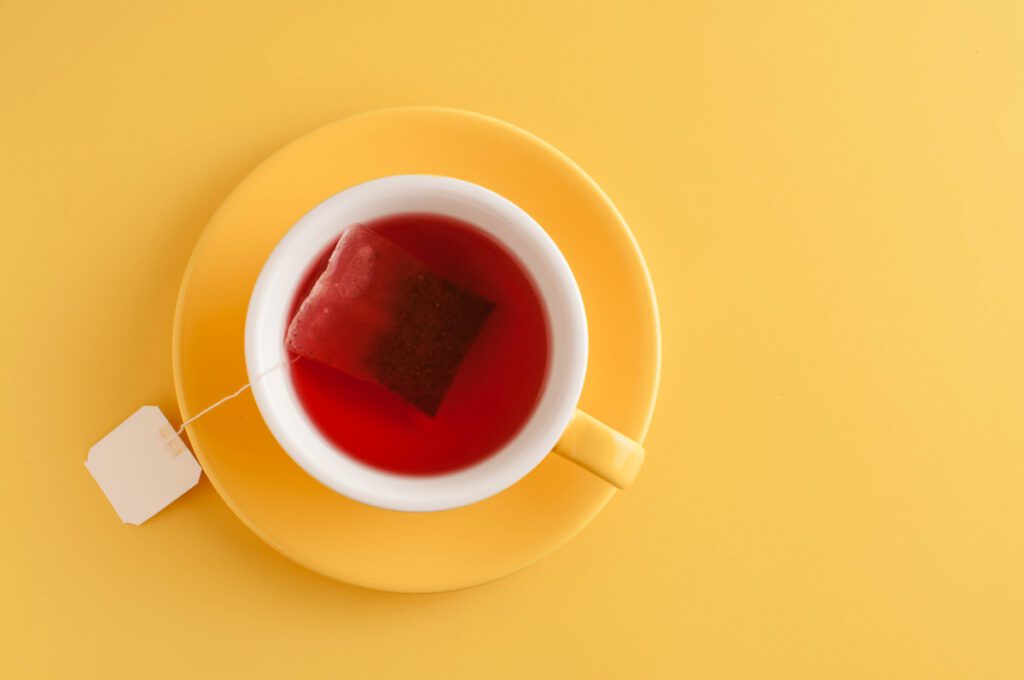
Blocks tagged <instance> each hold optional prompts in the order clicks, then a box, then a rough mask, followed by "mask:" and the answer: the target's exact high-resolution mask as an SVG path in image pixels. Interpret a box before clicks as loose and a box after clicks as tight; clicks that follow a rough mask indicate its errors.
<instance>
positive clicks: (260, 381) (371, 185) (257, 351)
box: [245, 175, 588, 511]
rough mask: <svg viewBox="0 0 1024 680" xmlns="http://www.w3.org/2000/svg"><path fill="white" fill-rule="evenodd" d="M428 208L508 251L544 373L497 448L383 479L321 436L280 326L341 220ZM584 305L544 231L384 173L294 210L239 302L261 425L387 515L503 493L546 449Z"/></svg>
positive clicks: (451, 191)
mask: <svg viewBox="0 0 1024 680" xmlns="http://www.w3.org/2000/svg"><path fill="white" fill-rule="evenodd" d="M405 212H433V213H440V214H445V215H449V216H452V217H456V218H458V219H462V220H464V221H467V222H470V223H471V224H474V225H476V226H477V227H478V228H479V229H481V230H482V231H485V232H486V233H488V234H489V235H491V236H492V237H493V238H496V239H497V240H498V241H499V242H501V243H502V244H503V246H504V247H505V248H506V249H508V250H509V251H510V252H511V253H512V255H514V256H515V257H516V258H517V259H518V260H519V262H520V264H521V265H522V266H523V268H524V269H525V270H526V272H527V273H528V274H529V275H530V276H531V277H532V278H533V280H534V283H535V285H536V286H537V288H538V292H539V293H540V297H541V300H542V302H543V304H544V307H545V312H546V314H547V315H548V324H549V331H550V333H551V338H550V342H551V352H550V358H549V366H548V371H547V375H546V377H545V382H544V386H543V389H542V391H541V397H540V399H539V401H538V404H537V406H536V407H535V408H534V411H533V413H532V414H531V415H530V417H529V418H528V419H527V421H526V422H525V423H524V424H523V426H522V427H521V428H520V430H519V431H518V432H517V434H516V435H514V436H513V437H512V439H511V440H510V441H509V442H507V443H506V444H505V445H503V446H502V447H501V448H500V449H499V450H498V451H496V452H495V453H493V454H491V455H490V456H488V457H487V458H484V459H483V460H481V461H479V462H477V463H475V464H474V465H472V466H469V467H467V468H462V469H459V470H456V471H454V472H450V473H445V474H440V475H429V476H411V475H400V474H396V473H391V472H387V471H385V470H381V469H378V468H375V467H372V466H369V465H367V464H365V463H362V462H361V461H359V460H357V459H356V458H353V457H352V456H350V455H348V454H346V453H345V452H344V451H343V450H340V449H339V448H338V447H337V446H335V445H334V444H332V443H330V442H328V441H327V440H326V438H325V437H324V436H323V435H322V434H320V432H319V430H318V429H317V427H316V426H315V425H314V424H313V423H312V421H311V420H310V419H309V417H308V415H307V414H306V412H305V410H304V409H303V408H302V407H301V405H300V404H299V401H298V396H297V395H296V393H295V390H294V387H293V385H292V383H291V375H290V371H288V370H281V367H282V366H284V365H285V364H286V361H287V354H286V352H285V348H284V334H285V333H284V331H285V329H286V327H287V315H288V312H289V310H290V308H291V304H292V301H293V297H294V291H295V290H296V288H297V286H298V285H299V283H300V282H301V281H302V279H303V278H304V277H305V275H306V272H307V271H308V268H309V267H310V266H311V263H312V262H313V261H315V259H316V257H317V255H319V254H320V253H322V252H323V250H324V249H325V248H326V247H328V246H329V245H330V243H332V242H333V241H334V240H335V239H337V237H338V235H339V234H341V233H342V232H343V231H344V230H345V229H347V228H348V227H350V226H351V225H353V224H355V223H358V222H360V221H367V220H371V219H374V218H377V217H383V216H386V215H393V214H400V213H405ZM587 350H588V342H587V323H586V314H585V310H584V306H583V299H582V296H581V294H580V291H579V287H578V285H577V283H576V279H575V277H574V276H573V274H572V270H571V269H570V267H569V264H568V262H567V261H566V260H565V257H564V256H563V255H562V253H561V251H560V250H559V249H558V246H557V245H556V244H555V242H554V241H553V240H552V239H551V237H550V236H549V235H548V233H547V232H546V231H545V230H544V229H543V228H542V227H541V226H540V225H539V224H538V223H537V222H536V221H535V220H534V219H533V218H532V217H531V216H530V215H529V214H528V213H526V212H525V211H524V210H522V209H521V208H520V207H518V206H517V205H515V204H514V203H513V202H512V201H510V200H508V199H507V198H505V197H503V196H501V195H499V194H497V193H495V192H494V191H492V190H490V189H487V188H485V187H482V186H480V185H478V184H474V183H472V182H468V181H465V180H461V179H456V178H453V177H445V176H440V175H392V176H388V177H382V178H379V179H374V180H370V181H367V182H363V183H361V184H357V185H355V186H352V187H350V188H348V189H345V190H343V191H340V192H338V193H336V194H334V195H333V196H330V197H329V198H327V199H326V200H324V201H322V202H321V203H319V204H318V205H316V206H315V207H314V208H313V209H312V210H310V211H309V212H307V213H306V214H305V215H303V216H302V217H301V218H299V220H298V221H297V222H296V223H295V224H294V225H293V226H292V227H291V228H290V229H289V230H288V232H287V233H286V234H285V235H284V237H283V238H282V239H281V240H280V241H279V242H278V244H277V246H276V247H275V248H274V250H273V252H272V253H271V254H270V257H269V258H268V259H267V261H266V262H265V263H264V265H263V268H262V270H261V272H260V275H259V277H258V278H257V281H256V284H255V286H254V288H253V291H252V294H251V296H250V301H249V307H248V311H247V314H246V323H245V359H246V369H247V371H248V374H249V380H250V382H251V387H252V392H253V396H254V398H255V400H256V404H257V407H258V409H259V411H260V414H261V416H262V417H263V420H264V422H265V423H266V424H267V426H268V427H269V429H270V431H271V432H272V434H273V435H274V437H275V438H276V439H277V441H278V443H279V444H280V445H281V447H282V448H283V449H284V451H285V452H286V453H287V454H288V455H289V456H290V457H291V458H292V459H293V460H294V461H295V462H296V463H297V464H298V465H299V466H300V467H302V468H303V470H305V471H306V472H307V473H308V474H310V475H311V476H312V477H314V478H315V479H317V480H318V481H320V482H321V483H322V484H324V485H325V486H327V487H328V488H330V489H332V490H334V491H336V492H338V493H341V494H342V495H345V496H347V497H349V498H352V499H354V500H357V501H360V502H363V503H366V504H369V505H373V506H377V507H381V508H387V509H392V510H404V511H436V510H446V509H452V508H457V507H461V506H464V505H469V504H471V503H474V502H477V501H480V500H483V499H485V498H488V497H490V496H492V495H494V494H496V493H499V492H501V491H503V490H504V489H506V488H508V487H509V486H511V485H512V484H514V483H515V482H517V481H519V480H520V479H521V478H522V477H524V476H525V475H527V474H528V473H529V472H530V471H531V470H533V468H534V467H536V466H537V465H538V464H539V463H540V462H541V460H543V459H544V457H545V456H547V454H548V453H549V452H550V451H551V449H552V448H553V447H554V445H555V443H556V442H557V441H558V438H559V437H560V436H561V434H562V432H563V431H564V429H565V427H566V426H567V425H568V423H569V421H570V419H571V418H572V415H573V413H574V412H575V409H576V405H577V403H578V401H579V397H580V393H581V392H582V389H583V381H584V377H585V373H586V365H587Z"/></svg>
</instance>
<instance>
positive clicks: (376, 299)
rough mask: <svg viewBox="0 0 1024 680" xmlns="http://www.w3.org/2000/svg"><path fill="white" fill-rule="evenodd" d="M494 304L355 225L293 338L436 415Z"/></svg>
mask: <svg viewBox="0 0 1024 680" xmlns="http://www.w3.org/2000/svg"><path fill="white" fill-rule="evenodd" d="M493 309H494V303H492V302H490V301H489V300H486V299H484V298H482V297H480V296H479V295H476V294H474V293H472V292H470V291H468V290H466V289H464V288H461V287H459V286H457V285H455V284H453V283H451V282H450V281H448V280H446V279H444V278H441V277H440V276H437V275H435V274H433V273H432V272H431V271H430V270H429V269H428V268H427V267H426V265H424V264H423V263H422V262H420V261H419V260H418V259H416V258H415V257H413V256H412V255H411V254H409V253H408V252H406V251H405V250H404V249H402V248H401V247H399V246H397V245H395V244H394V243H392V242H391V241H389V240H387V239H386V238H384V237H383V236H380V235H378V234H377V233H376V232H374V231H372V230H370V229H367V228H366V227H361V226H356V227H352V228H351V229H349V230H348V231H346V232H345V233H344V234H343V235H342V236H341V238H340V239H339V240H338V244H337V245H336V246H335V247H334V251H333V252H332V253H331V256H330V259H329V260H328V262H327V268H326V269H325V270H324V272H323V273H322V274H321V275H320V277H319V278H318V279H317V280H316V283H314V284H313V287H312V289H310V291H309V294H308V295H306V298H305V299H304V300H303V301H302V304H301V305H300V306H299V311H298V312H297V313H296V314H295V317H294V318H293V319H292V321H291V324H290V325H289V327H288V334H287V337H286V344H287V346H288V348H289V349H290V350H292V351H293V352H295V353H297V354H299V355H301V356H304V357H308V358H310V359H315V360H316V361H320V362H322V363H325V364H327V365H329V366H332V367H334V368H336V369H338V370H339V371H344V372H345V373H348V374H349V375H352V376H354V377H356V378H359V379H361V380H367V381H370V382H375V383H378V384H380V385H382V386H383V387H386V388H387V389H389V390H391V391H392V392H395V393H396V394H398V395H399V396H401V397H402V398H403V399H405V400H406V401H408V402H409V403H411V404H412V405H414V406H415V407H416V408H418V409H419V410H421V411H423V412H424V413H426V414H428V415H431V416H433V415H435V414H436V413H437V409H438V408H439V407H440V405H441V401H442V400H443V399H444V395H445V394H446V393H447V391H448V388H449V386H450V385H451V383H452V381H453V380H454V379H455V375H456V373H457V372H458V370H459V366H460V365H461V364H462V359H463V357H465V355H466V352H467V351H468V350H469V347H470V345H471V344H472V343H473V341H474V340H475V339H476V336H477V335H478V334H479V333H480V329H481V328H482V327H483V325H484V322H486V321H487V317H488V316H490V314H491V311H492V310H493Z"/></svg>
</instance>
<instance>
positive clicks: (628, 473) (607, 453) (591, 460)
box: [555, 411, 644, 489]
mask: <svg viewBox="0 0 1024 680" xmlns="http://www.w3.org/2000/svg"><path fill="white" fill-rule="evenodd" d="M555 453H557V454H559V455H560V456H564V457H565V458H568V459H569V460H571V461H573V462H574V463H576V464H577V465H579V466H581V467H583V468H584V469H586V470H588V471H590V472H592V473H594V474H595V475H597V476H598V477H600V478H601V479H603V480H605V481H606V482H609V483H610V484H614V485H615V486H617V487H619V488H620V489H625V488H626V487H627V486H629V485H630V484H632V483H633V480H634V479H636V475H637V473H638V472H639V471H640V466H641V465H642V464H643V462H644V447H642V446H641V445H640V444H638V443H636V442H635V441H633V440H632V439H630V438H629V437H627V436H626V435H624V434H622V433H621V432H616V431H615V430H613V429H612V428H610V427H608V426H607V425H605V424H604V423H602V422H601V421H599V420H596V419H595V418H593V417H591V416H588V415H587V414H586V413H584V412H583V411H576V413H575V414H574V415H573V417H572V420H571V421H569V427H567V428H566V429H565V433H564V434H562V437H561V439H559V440H558V443H557V444H555Z"/></svg>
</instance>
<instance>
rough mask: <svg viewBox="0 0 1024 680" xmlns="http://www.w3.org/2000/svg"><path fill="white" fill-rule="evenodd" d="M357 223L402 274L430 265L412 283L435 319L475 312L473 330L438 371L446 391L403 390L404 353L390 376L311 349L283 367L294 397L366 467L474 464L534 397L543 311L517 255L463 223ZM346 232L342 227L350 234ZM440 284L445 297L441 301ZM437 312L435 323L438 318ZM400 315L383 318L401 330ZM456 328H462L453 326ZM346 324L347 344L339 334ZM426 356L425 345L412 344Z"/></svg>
mask: <svg viewBox="0 0 1024 680" xmlns="http://www.w3.org/2000/svg"><path fill="white" fill-rule="evenodd" d="M364 226H365V228H367V229H369V230H370V231H371V232H372V234H363V235H361V236H359V237H358V238H359V244H363V243H366V244H370V245H372V246H374V247H376V248H378V249H380V250H381V251H382V252H384V253H385V254H386V255H387V256H388V257H391V259H392V260H394V261H397V262H399V266H400V268H401V269H402V270H403V271H405V270H408V269H410V267H413V266H420V268H422V269H423V270H424V271H425V272H427V273H426V274H425V275H424V276H420V280H421V282H422V281H426V282H427V284H431V285H426V284H424V285H420V286H419V288H421V289H422V288H424V287H425V288H426V289H427V290H428V292H430V291H433V297H431V298H429V302H430V304H431V305H432V306H433V307H435V308H440V309H445V310H447V312H446V314H443V315H440V316H442V317H444V316H449V315H454V316H455V317H457V316H458V315H459V314H460V311H462V310H469V311H471V312H472V314H471V315H470V316H471V317H472V318H471V319H470V321H471V326H472V327H471V328H470V329H469V331H471V334H470V335H466V334H465V333H463V335H464V336H465V338H464V340H465V341H464V342H463V343H461V344H460V345H459V346H458V347H457V348H456V349H457V350H458V354H457V355H455V356H456V357H457V365H450V366H447V367H445V368H444V370H442V371H441V373H442V388H444V389H442V390H440V391H438V390H436V389H435V390H433V391H432V392H430V393H429V394H428V395H427V396H426V397H423V391H422V390H420V391H419V392H417V391H416V390H415V389H410V388H409V387H408V386H409V385H410V384H411V385H412V387H413V388H416V387H417V386H416V384H415V381H414V380H413V381H412V382H411V383H410V381H409V380H403V376H402V375H401V365H402V364H401V362H400V361H399V362H391V363H392V364H393V365H394V366H397V367H398V369H397V373H398V375H396V369H395V368H391V369H390V374H389V376H388V379H387V380H379V379H378V380H373V379H368V377H367V375H366V374H365V371H362V370H358V369H357V370H338V368H336V367H333V366H331V365H328V364H329V363H332V362H331V361H327V362H326V363H325V361H326V360H325V358H324V357H323V356H321V355H320V354H317V353H312V356H318V358H320V359H321V360H320V361H316V360H313V359H310V358H307V356H302V357H299V358H297V359H296V360H295V361H294V362H293V363H292V364H291V369H290V370H291V375H292V382H293V384H294V385H295V389H296V392H297V394H298V397H299V401H300V402H301V403H302V405H303V407H304V408H305V410H306V413H307V414H308V415H309V417H310V419H311V420H312V422H313V423H314V424H315V425H316V427H317V428H318V429H319V430H320V432H321V433H322V434H323V435H324V436H325V437H326V438H327V439H328V440H329V441H331V442H332V443H333V444H334V445H336V446H337V447H338V448H339V449H342V450H344V451H345V452H346V453H348V454H349V455H351V456H352V457H354V458H356V459H358V460H361V461H362V462H364V463H367V464H369V465H372V466H374V467H377V468H380V469H383V470H387V471H390V472H396V473H400V474H410V475H430V474H441V473H445V472H451V471H454V470H458V469H460V468H464V467H467V466H469V465H472V464H474V463H476V462H478V461H480V460H482V459H484V458H486V457H487V456H489V455H490V454H492V453H494V452H495V451H496V450H497V449H499V448H500V447H501V446H502V445H503V444H504V443H506V442H507V441H509V440H510V439H511V438H512V437H513V436H514V435H515V434H516V432H518V430H519V429H520V428H521V427H522V426H523V424H525V422H526V421H527V419H528V418H529V417H530V414H531V413H532V412H533V409H534V407H535V406H536V404H537V401H538V399H539V397H540V392H541V389H542V385H543V382H544V377H545V374H546V371H547V365H548V354H549V347H548V345H549V338H548V324H547V317H546V314H545V311H544V305H543V303H542V301H541V299H540V296H539V294H538V293H537V290H536V288H535V286H534V284H533V282H532V281H531V279H530V277H529V275H528V274H527V273H526V272H525V271H524V270H523V268H522V266H521V265H520V264H519V262H518V261H517V260H516V259H515V257H514V256H512V255H511V254H510V253H508V252H507V251H506V250H505V249H504V247H503V246H501V245H500V244H498V243H497V242H496V241H495V240H493V239H492V238H491V237H489V236H488V235H486V234H484V233H483V232H481V231H480V230H478V229H477V228H476V227H474V226H472V225H470V224H467V223H465V222H462V221H460V220H456V219H453V218H450V217H445V216H440V215H433V214H412V213H410V214H402V215H393V216H390V217H386V218H383V219H379V220H375V221H373V222H369V223H367V224H365V225H364ZM354 237H355V234H354V233H353V232H349V240H353V238H354ZM394 246H397V248H394ZM367 247H369V246H364V249H365V248H367ZM333 250H334V248H333V246H332V248H330V249H328V251H327V252H326V253H324V255H323V256H322V257H321V258H320V261H319V262H317V263H316V264H315V266H313V267H312V268H311V270H310V272H309V273H308V275H307V277H306V279H305V281H304V282H303V285H301V286H300V287H299V290H298V294H297V295H296V299H295V303H294V304H293V309H292V317H293V318H294V317H295V316H296V314H297V313H299V309H300V305H301V303H302V301H303V300H304V299H305V298H306V297H307V294H308V293H309V292H310V290H311V289H312V287H313V285H314V283H315V282H316V281H317V279H318V278H319V277H320V275H321V274H322V273H323V272H324V270H325V269H326V268H327V266H328V258H329V257H330V255H331V252H332V251H333ZM338 250H339V251H341V250H342V248H341V246H339V248H338ZM406 254H407V255H408V256H409V257H408V258H406V257H405V255H406ZM405 259H408V261H409V262H414V263H417V265H410V264H408V263H407V262H405ZM343 264H344V263H343ZM356 265H358V263H356ZM329 276H330V273H328V276H325V277H324V278H325V279H326V278H328V277H329ZM437 291H440V292H441V294H442V295H441V297H440V298H439V297H438V295H439V293H437ZM388 295H390V293H388ZM421 297H422V291H421ZM406 307H410V305H408V304H407V305H406ZM413 307H414V306H413ZM481 309H483V312H482V313H481ZM356 311H359V310H356ZM375 311H376V310H371V313H369V314H367V313H363V314H354V315H350V316H347V317H346V320H349V319H351V321H350V323H355V322H356V321H358V320H367V319H368V320H369V321H367V324H368V326H370V325H373V324H375V323H376V322H375V321H374V313H375ZM401 315H402V314H401V313H399V316H401ZM412 316H413V317H414V318H415V319H416V320H418V322H419V323H421V324H422V323H423V322H424V321H429V320H430V319H429V315H424V314H422V313H419V314H416V313H414V314H412ZM453 318H454V317H453ZM435 321H436V323H434V324H433V325H436V324H437V323H441V322H446V319H444V318H441V319H436V320H435ZM402 323H403V321H401V320H391V325H397V326H398V327H399V329H401V326H402ZM428 325H430V324H428ZM462 325H463V326H465V325H466V324H462ZM448 326H451V324H448ZM428 330H429V329H428ZM442 330H443V331H444V335H445V336H446V337H449V336H450V335H451V329H450V328H448V327H445V328H444V329H442ZM455 330H456V331H458V330H460V329H459V327H458V324H457V323H456V326H455ZM363 331H364V329H349V330H346V331H345V332H344V333H341V334H337V335H338V339H337V340H336V342H343V343H344V342H355V343H359V342H365V338H366V337H367V333H370V334H371V335H372V332H373V328H369V329H368V330H367V331H366V332H363ZM469 331H467V332H469ZM350 333H351V337H352V338H353V339H352V340H351V341H350V340H348V339H346V338H348V337H349V335H350ZM456 335H458V333H456ZM374 337H376V336H374ZM417 337H419V336H417V335H416V333H405V334H404V337H403V334H402V333H394V332H392V333H391V334H390V336H389V339H390V340H391V342H390V344H391V345H392V346H396V347H399V348H401V349H403V350H404V351H406V352H408V351H409V350H410V349H411V350H413V351H414V352H415V351H416V350H417V349H418V348H417V347H415V346H411V345H414V344H415V342H417V340H416V338H417ZM293 339H294V338H289V340H293ZM381 344H387V343H381ZM328 349H329V350H330V351H331V352H333V354H334V356H340V357H341V360H340V361H339V360H335V361H333V363H334V364H335V366H341V367H342V368H348V367H349V362H348V360H347V356H348V355H349V354H351V352H350V351H349V350H348V349H347V348H345V347H337V346H334V347H328ZM430 353H431V348H429V347H427V348H425V349H424V350H423V351H422V352H420V354H427V355H430ZM304 354H307V352H304ZM378 354H379V352H378ZM435 354H436V352H435ZM450 354H451V353H449V355H450ZM294 356H295V355H293V357H294ZM451 363H452V362H449V364H451ZM428 373H429V371H428ZM434 373H435V374H436V373H437V371H434ZM381 383H385V384H388V385H389V386H390V387H391V389H387V388H386V387H384V386H383V384H381ZM403 385H405V389H403ZM402 395H405V397H403V396H402ZM431 413H432V414H433V415H431Z"/></svg>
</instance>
